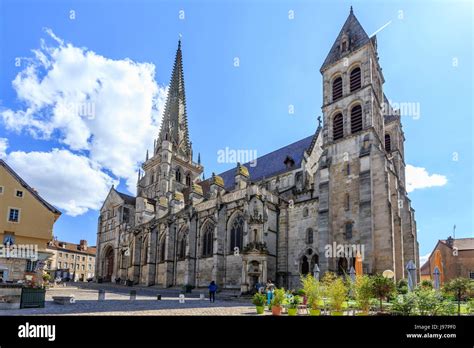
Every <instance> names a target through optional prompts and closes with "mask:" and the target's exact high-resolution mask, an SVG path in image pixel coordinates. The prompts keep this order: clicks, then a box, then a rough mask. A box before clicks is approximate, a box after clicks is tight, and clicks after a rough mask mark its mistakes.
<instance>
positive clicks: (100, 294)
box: [98, 289, 105, 301]
mask: <svg viewBox="0 0 474 348" xmlns="http://www.w3.org/2000/svg"><path fill="white" fill-rule="evenodd" d="M98 300H99V301H104V300H105V290H103V289H99V299H98Z"/></svg>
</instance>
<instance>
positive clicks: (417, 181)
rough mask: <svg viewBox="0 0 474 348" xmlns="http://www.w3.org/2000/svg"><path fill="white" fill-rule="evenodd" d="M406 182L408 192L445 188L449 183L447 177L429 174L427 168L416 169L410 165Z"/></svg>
mask: <svg viewBox="0 0 474 348" xmlns="http://www.w3.org/2000/svg"><path fill="white" fill-rule="evenodd" d="M406 181H407V191H408V192H412V191H414V190H417V189H423V188H428V187H434V186H444V185H446V184H447V183H448V179H447V177H446V176H444V175H441V174H429V173H428V171H427V170H426V169H425V168H422V167H415V166H412V165H410V164H408V165H407V166H406Z"/></svg>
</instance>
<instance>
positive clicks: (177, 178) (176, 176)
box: [175, 167, 181, 182]
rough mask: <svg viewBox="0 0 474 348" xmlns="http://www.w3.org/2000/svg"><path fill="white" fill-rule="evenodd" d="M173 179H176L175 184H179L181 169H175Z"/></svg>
mask: <svg viewBox="0 0 474 348" xmlns="http://www.w3.org/2000/svg"><path fill="white" fill-rule="evenodd" d="M175 179H176V181H177V182H181V169H180V168H179V167H178V168H176V175H175Z"/></svg>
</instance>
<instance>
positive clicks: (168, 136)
mask: <svg viewBox="0 0 474 348" xmlns="http://www.w3.org/2000/svg"><path fill="white" fill-rule="evenodd" d="M164 140H168V141H170V142H171V143H172V144H173V149H174V150H175V151H177V152H178V153H179V154H180V155H182V156H184V157H186V158H188V159H190V158H191V156H192V151H191V143H190V141H189V133H188V118H187V115H186V97H185V93H184V75H183V55H182V52H181V38H180V39H179V41H178V49H177V50H176V58H175V60H174V66H173V73H172V75H171V82H170V85H169V88H168V96H167V99H166V105H165V111H164V114H163V121H162V124H161V130H160V134H159V138H158V144H157V148H160V147H161V144H162V142H163V141H164Z"/></svg>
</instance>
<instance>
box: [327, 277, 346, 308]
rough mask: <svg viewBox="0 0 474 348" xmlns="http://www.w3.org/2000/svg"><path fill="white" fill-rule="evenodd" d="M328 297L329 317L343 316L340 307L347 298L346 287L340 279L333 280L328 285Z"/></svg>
mask: <svg viewBox="0 0 474 348" xmlns="http://www.w3.org/2000/svg"><path fill="white" fill-rule="evenodd" d="M328 295H329V299H330V301H331V315H337V316H339V315H343V314H344V311H343V310H342V306H343V304H344V301H345V300H346V297H347V287H346V284H344V281H343V280H342V278H337V279H335V280H334V281H333V282H332V283H331V284H330V285H329V288H328Z"/></svg>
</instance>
